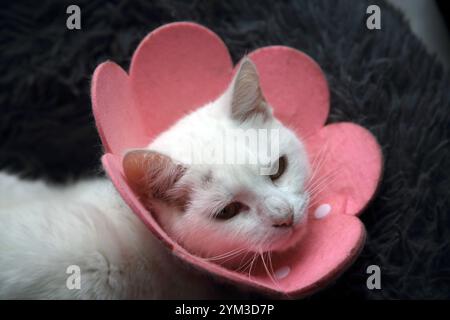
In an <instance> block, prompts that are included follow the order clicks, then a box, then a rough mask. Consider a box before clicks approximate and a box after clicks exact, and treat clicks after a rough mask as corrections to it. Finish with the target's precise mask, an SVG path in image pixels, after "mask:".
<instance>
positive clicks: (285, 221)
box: [272, 214, 294, 228]
mask: <svg viewBox="0 0 450 320" xmlns="http://www.w3.org/2000/svg"><path fill="white" fill-rule="evenodd" d="M293 224H294V215H293V214H289V215H286V216H284V217H283V218H282V219H276V220H275V221H274V223H273V224H272V227H275V228H289V227H292V225H293Z"/></svg>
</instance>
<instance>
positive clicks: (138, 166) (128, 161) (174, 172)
mask: <svg viewBox="0 0 450 320" xmlns="http://www.w3.org/2000/svg"><path fill="white" fill-rule="evenodd" d="M122 164H123V170H124V174H125V177H126V178H127V181H128V183H129V184H130V186H131V188H132V189H133V190H134V191H135V192H136V193H137V194H138V195H139V196H140V197H141V198H144V199H145V200H146V199H147V198H154V199H158V200H162V201H166V202H174V203H175V204H177V205H182V203H179V202H181V201H182V198H183V197H185V195H184V194H178V195H177V193H176V192H174V190H173V189H174V187H175V184H176V182H177V181H179V180H180V179H181V177H182V176H183V175H184V173H185V172H186V168H185V167H184V166H183V165H181V164H177V163H175V162H173V161H172V159H171V158H170V157H168V156H166V155H163V154H161V153H159V152H155V151H151V150H132V151H129V152H127V153H126V154H125V156H124V158H123V163H122ZM178 196H179V198H178Z"/></svg>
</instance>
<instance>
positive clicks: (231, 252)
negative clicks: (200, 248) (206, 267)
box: [205, 248, 245, 261]
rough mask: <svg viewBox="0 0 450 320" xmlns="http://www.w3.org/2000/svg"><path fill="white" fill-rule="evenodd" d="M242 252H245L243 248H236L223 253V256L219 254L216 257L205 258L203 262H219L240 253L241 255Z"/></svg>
mask: <svg viewBox="0 0 450 320" xmlns="http://www.w3.org/2000/svg"><path fill="white" fill-rule="evenodd" d="M244 251H245V249H244V248H237V249H234V250H230V251H228V252H225V253H223V254H219V255H217V256H213V257H208V258H205V260H208V261H219V260H223V259H227V258H232V257H235V256H237V255H239V254H240V253H242V252H244Z"/></svg>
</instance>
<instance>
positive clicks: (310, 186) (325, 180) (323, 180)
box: [306, 170, 338, 192]
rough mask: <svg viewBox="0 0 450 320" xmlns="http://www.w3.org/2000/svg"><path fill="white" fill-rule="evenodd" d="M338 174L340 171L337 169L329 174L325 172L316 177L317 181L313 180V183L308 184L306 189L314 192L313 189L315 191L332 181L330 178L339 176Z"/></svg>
mask: <svg viewBox="0 0 450 320" xmlns="http://www.w3.org/2000/svg"><path fill="white" fill-rule="evenodd" d="M337 174H338V171H337V170H336V171H331V172H328V173H327V174H325V175H323V176H321V177H320V178H318V179H316V180H315V181H313V183H311V184H308V185H307V186H306V189H307V190H308V191H309V192H312V191H314V190H315V189H316V188H317V187H319V186H321V185H323V184H324V183H330V182H331V180H330V179H335V178H336V176H337Z"/></svg>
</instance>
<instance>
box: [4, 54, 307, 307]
mask: <svg viewBox="0 0 450 320" xmlns="http://www.w3.org/2000/svg"><path fill="white" fill-rule="evenodd" d="M240 129H243V130H246V129H250V130H253V131H251V132H260V131H258V130H261V129H262V130H263V131H264V130H266V131H269V132H271V131H274V132H276V135H274V136H272V135H271V136H270V138H268V140H258V143H257V144H252V143H251V142H249V141H248V140H246V139H243V140H240V141H238V142H236V144H229V142H223V141H227V140H226V139H225V140H221V139H222V138H224V137H225V136H226V135H227V132H230V131H232V132H236V131H238V132H241V131H239V130H240ZM255 130H256V131H255ZM258 138H259V137H258ZM261 141H263V142H261ZM261 145H263V146H267V145H270V148H269V149H270V150H276V151H277V152H276V153H275V154H272V153H271V154H270V155H268V154H267V150H266V149H264V148H262V149H261ZM215 146H219V147H223V148H222V150H221V151H223V152H224V154H225V155H230V154H233V153H235V155H247V156H249V158H251V157H254V158H255V159H256V160H257V161H256V162H254V163H253V162H252V163H237V162H233V161H231V162H230V163H229V162H226V163H220V162H219V163H217V162H213V163H211V162H209V160H211V159H208V161H205V159H202V158H200V159H199V158H197V159H193V158H192V157H194V156H195V155H198V154H199V153H202V152H203V151H204V150H205V149H206V150H208V149H214V147H215ZM275 146H276V148H275V149H274V147H275ZM217 152H218V149H216V150H215V153H216V154H217ZM213 153H214V152H213ZM231 158H232V160H233V157H231ZM198 160H201V161H200V162H199V161H198ZM216 160H218V159H216ZM234 160H237V159H234ZM123 168H124V174H125V176H126V178H127V180H128V182H129V184H130V186H131V187H132V188H133V190H134V192H135V193H136V194H137V195H138V196H139V197H140V199H141V201H142V203H143V204H144V205H145V206H146V207H147V208H148V209H150V210H151V211H152V212H153V213H154V214H155V218H156V219H157V221H158V222H159V223H160V224H161V226H162V227H163V229H165V231H166V232H167V233H168V234H169V235H170V236H171V237H172V238H173V239H174V240H175V241H177V242H178V243H180V244H181V245H182V246H184V247H185V248H186V249H188V250H189V251H191V252H192V253H194V254H196V255H199V256H202V257H204V258H208V259H213V260H214V261H215V262H218V263H224V261H222V260H221V259H222V258H224V257H225V258H227V259H229V258H236V261H242V259H241V258H240V257H241V256H242V255H245V256H247V253H252V255H253V254H254V255H253V256H254V257H257V256H258V254H260V255H261V257H263V253H266V252H271V251H277V250H284V249H287V248H289V247H291V246H293V245H295V244H296V243H297V242H298V241H300V239H301V237H302V236H303V234H304V232H303V231H304V230H305V228H306V224H307V219H306V211H307V207H308V202H309V197H310V195H309V193H308V191H307V190H306V182H307V178H308V174H309V164H308V159H307V156H306V152H305V149H304V147H303V144H302V142H301V141H300V140H299V139H298V138H297V137H296V135H295V134H294V133H293V132H292V131H291V130H289V129H288V128H286V127H285V126H283V125H282V124H281V123H280V122H279V121H278V120H277V119H276V118H275V117H274V116H273V115H272V111H271V109H270V106H268V104H267V102H266V101H265V99H264V97H263V95H262V90H261V88H260V86H259V78H258V74H257V72H256V68H255V66H254V65H253V63H251V62H250V61H249V60H244V62H242V64H241V67H240V69H239V70H238V72H237V74H236V75H235V77H234V79H233V81H232V83H231V85H230V87H229V88H228V89H227V90H226V91H225V93H224V94H223V95H222V96H221V97H219V98H218V99H217V100H216V101H213V102H211V103H209V104H207V105H206V106H204V107H203V108H200V109H198V110H196V111H195V112H193V113H192V114H190V115H188V116H186V117H185V118H183V119H181V120H180V121H179V122H178V123H176V124H175V125H174V126H173V127H172V128H170V129H169V130H168V131H166V132H164V133H163V134H161V135H160V136H159V137H157V138H156V139H155V140H154V141H153V142H151V144H150V145H149V146H148V147H147V148H145V149H140V150H131V151H129V152H127V153H126V154H125V155H124V159H123ZM272 169H273V170H272ZM252 255H250V256H252ZM218 257H221V258H218ZM71 266H76V267H79V271H80V273H81V286H80V289H76V288H75V289H71V290H70V289H69V287H70V281H71V280H72V279H69V278H70V276H71V275H72V273H73V269H68V268H69V267H71ZM66 271H69V274H68V273H66ZM70 272H72V273H70ZM68 283H69V287H68V286H67V284H68ZM220 294H221V290H218V287H217V284H215V283H214V282H213V281H212V280H211V279H207V278H204V277H203V276H202V275H200V274H199V273H196V272H194V271H193V270H191V269H190V268H189V267H188V266H186V265H184V264H182V263H180V262H179V261H177V260H175V258H174V257H173V256H171V254H170V253H169V252H168V250H166V249H165V248H164V247H163V246H162V244H161V243H159V242H158V241H157V240H156V239H155V237H154V236H153V235H152V234H151V232H150V231H149V230H148V229H147V228H146V227H145V225H144V224H143V223H142V222H141V221H140V220H139V219H138V218H137V217H136V216H135V215H134V213H133V212H131V210H130V209H129V208H128V206H127V205H126V204H125V203H124V202H123V200H122V198H121V197H120V195H119V194H118V193H117V192H116V191H115V189H114V187H113V186H112V185H111V183H110V182H109V181H108V180H107V179H98V180H89V181H82V182H79V183H76V184H73V185H70V186H67V187H51V186H48V185H46V184H45V183H43V182H34V183H33V182H25V181H20V180H18V179H17V178H14V177H12V176H9V175H6V174H1V175H0V298H84V299H90V298H98V299H109V298H116V299H117V298H155V299H156V298H214V297H218V296H220Z"/></svg>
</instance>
